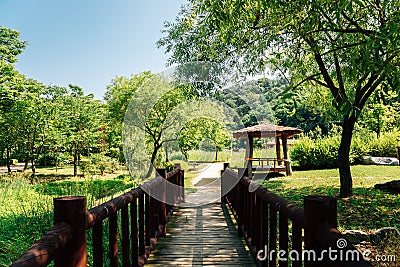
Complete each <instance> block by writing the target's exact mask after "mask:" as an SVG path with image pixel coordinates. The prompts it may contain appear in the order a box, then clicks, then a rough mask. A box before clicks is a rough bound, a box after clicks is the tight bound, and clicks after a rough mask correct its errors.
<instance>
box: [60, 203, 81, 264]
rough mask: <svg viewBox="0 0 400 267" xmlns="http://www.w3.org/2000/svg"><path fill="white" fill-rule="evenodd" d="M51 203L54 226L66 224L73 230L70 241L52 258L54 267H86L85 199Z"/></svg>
mask: <svg viewBox="0 0 400 267" xmlns="http://www.w3.org/2000/svg"><path fill="white" fill-rule="evenodd" d="M53 203H54V224H56V223H60V222H66V223H68V224H69V225H71V226H72V228H73V229H74V234H73V236H72V239H71V241H70V242H69V243H68V244H67V246H66V247H65V248H64V250H63V251H62V253H60V254H58V255H56V256H55V257H54V266H55V267H74V266H75V267H84V266H86V197H78V196H77V197H60V198H54V200H53Z"/></svg>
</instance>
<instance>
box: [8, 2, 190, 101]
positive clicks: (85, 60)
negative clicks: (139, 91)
mask: <svg viewBox="0 0 400 267" xmlns="http://www.w3.org/2000/svg"><path fill="white" fill-rule="evenodd" d="M184 3H185V1H184V0H147V1H146V0H117V1H109V0H83V1H82V0H80V1H78V0H68V1H66V0H63V1H54V0H37V1H32V0H0V12H1V16H0V25H1V26H4V27H8V28H12V29H16V30H18V31H20V32H21V39H22V40H25V41H28V46H27V48H26V49H25V51H24V52H23V53H22V54H21V55H20V56H19V60H18V62H17V64H16V69H17V70H18V71H20V72H21V73H23V74H25V75H26V76H27V77H30V78H33V79H36V80H38V81H40V82H42V83H44V84H52V85H62V86H66V85H68V84H69V83H72V84H76V85H79V86H81V87H82V88H83V89H84V90H85V92H86V93H93V94H94V95H95V97H96V98H97V99H102V98H103V95H104V92H105V88H106V86H107V84H109V83H110V81H111V79H112V78H113V77H114V76H116V75H118V76H121V75H123V76H130V75H131V74H132V73H139V72H142V71H145V70H151V71H153V72H160V71H162V70H163V69H164V68H165V64H166V60H167V58H168V56H167V55H165V53H164V50H163V49H157V48H156V45H155V42H156V41H157V40H158V39H159V38H160V37H161V36H162V34H161V30H162V28H163V24H164V21H166V20H168V21H171V20H173V19H174V18H175V16H176V15H177V14H178V12H179V10H180V6H181V5H182V4H184Z"/></svg>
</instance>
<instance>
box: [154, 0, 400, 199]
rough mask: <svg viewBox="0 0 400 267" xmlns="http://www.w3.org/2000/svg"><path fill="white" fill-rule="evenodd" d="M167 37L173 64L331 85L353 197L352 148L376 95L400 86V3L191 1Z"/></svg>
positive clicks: (342, 164)
mask: <svg viewBox="0 0 400 267" xmlns="http://www.w3.org/2000/svg"><path fill="white" fill-rule="evenodd" d="M189 2H190V4H189V5H187V6H186V7H183V10H182V11H181V13H180V15H179V17H178V18H177V20H176V22H175V23H167V24H166V30H165V32H166V34H167V35H166V37H164V38H162V39H161V40H160V41H159V43H158V44H159V45H160V46H165V48H166V51H167V52H170V53H172V56H171V58H170V64H173V63H182V62H187V61H193V60H200V61H212V62H218V63H220V64H223V65H228V66H231V67H232V68H235V69H236V70H238V71H241V72H245V73H246V74H257V73H260V72H263V71H265V68H266V67H269V68H270V69H271V70H273V71H276V73H280V75H281V76H283V77H285V78H286V79H287V80H288V83H289V84H290V87H289V88H290V90H291V92H289V90H288V94H289V95H290V94H291V93H293V92H294V91H296V90H299V89H301V88H304V87H307V86H308V87H309V86H312V87H315V88H318V90H325V89H326V90H329V92H330V93H331V96H332V105H333V106H334V107H335V108H336V109H337V110H338V112H340V114H341V120H342V126H343V127H342V128H343V131H342V137H341V143H340V147H339V151H338V159H339V162H338V165H339V173H340V183H341V187H340V196H341V197H348V196H350V195H352V177H351V171H350V161H349V153H350V145H351V140H352V136H353V129H354V125H355V123H356V121H357V119H358V118H359V116H360V114H361V111H362V110H363V108H364V106H365V105H366V103H367V101H368V99H369V97H370V96H371V95H372V94H373V93H374V91H375V90H376V89H377V88H378V87H379V86H380V85H381V84H382V83H384V82H386V83H388V84H390V85H391V87H392V88H393V89H396V90H398V87H399V84H400V83H399V77H400V76H399V51H400V47H399V44H400V34H399V20H400V13H399V11H398V10H399V7H400V3H399V2H398V1H396V0H387V1H386V0H385V1H383V0H379V1H368V0H357V1H342V0H336V1H323V0H316V1H306V0H300V1H261V0H259V1H250V0H233V1H212V0H205V1H199V0H190V1H189Z"/></svg>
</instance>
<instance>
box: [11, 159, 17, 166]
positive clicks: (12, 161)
mask: <svg viewBox="0 0 400 267" xmlns="http://www.w3.org/2000/svg"><path fill="white" fill-rule="evenodd" d="M17 163H18V160H17V159H10V164H11V165H15V164H17Z"/></svg>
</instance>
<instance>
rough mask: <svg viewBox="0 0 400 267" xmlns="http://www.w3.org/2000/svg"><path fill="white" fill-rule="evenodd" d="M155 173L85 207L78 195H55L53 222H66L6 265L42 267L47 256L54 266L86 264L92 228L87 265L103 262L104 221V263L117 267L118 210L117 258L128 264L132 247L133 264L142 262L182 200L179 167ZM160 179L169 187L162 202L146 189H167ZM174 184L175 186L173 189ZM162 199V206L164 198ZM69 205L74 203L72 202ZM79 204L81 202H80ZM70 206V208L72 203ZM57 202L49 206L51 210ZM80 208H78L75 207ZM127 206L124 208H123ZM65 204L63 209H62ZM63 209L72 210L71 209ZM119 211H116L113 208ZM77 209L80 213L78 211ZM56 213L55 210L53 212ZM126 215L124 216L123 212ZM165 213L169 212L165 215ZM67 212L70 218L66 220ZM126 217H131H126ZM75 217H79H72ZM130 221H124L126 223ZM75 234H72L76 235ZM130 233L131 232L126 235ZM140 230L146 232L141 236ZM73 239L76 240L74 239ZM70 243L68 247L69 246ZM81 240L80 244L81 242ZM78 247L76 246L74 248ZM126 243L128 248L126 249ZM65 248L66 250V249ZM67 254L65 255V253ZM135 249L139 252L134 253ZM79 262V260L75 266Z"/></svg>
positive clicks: (182, 186) (84, 199)
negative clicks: (106, 231) (106, 228)
mask: <svg viewBox="0 0 400 267" xmlns="http://www.w3.org/2000/svg"><path fill="white" fill-rule="evenodd" d="M158 171H159V172H160V175H158V176H157V177H156V178H154V179H152V180H151V181H149V182H147V183H145V184H144V185H142V186H141V187H138V188H135V189H132V190H130V191H129V192H126V193H124V194H122V195H120V196H118V197H116V198H114V199H112V200H110V201H107V202H105V203H103V204H101V205H99V206H96V207H94V208H91V209H90V210H87V211H85V209H86V208H85V205H86V198H84V197H65V198H57V202H56V199H55V204H56V203H59V204H57V205H58V207H60V210H55V212H54V213H55V216H54V217H55V220H56V217H57V218H58V219H60V218H61V219H62V218H66V220H67V221H69V220H71V222H72V224H69V223H65V222H63V221H61V222H58V221H57V222H56V221H55V223H56V224H55V226H54V227H53V228H52V229H50V230H49V231H48V232H47V233H46V234H45V235H44V236H42V238H41V239H40V240H39V241H38V242H36V243H35V244H34V245H33V246H32V247H31V248H30V249H28V250H27V251H26V252H24V253H23V254H22V255H21V257H19V258H18V259H17V260H16V261H14V262H13V263H12V265H11V266H13V267H25V266H26V267H28V266H29V267H42V266H47V265H48V264H49V263H50V262H51V261H52V260H53V259H57V258H59V259H60V260H59V261H58V262H57V261H55V266H56V267H58V266H62V267H64V266H69V267H76V266H86V231H85V230H87V229H90V228H93V231H92V238H93V242H92V243H93V254H94V255H93V265H94V266H103V230H102V227H103V223H102V222H103V221H104V220H106V219H108V220H109V242H108V243H109V251H110V252H109V259H110V266H117V265H118V261H119V260H118V255H119V254H120V253H118V243H119V238H118V237H119V234H118V223H119V220H118V216H119V215H118V214H119V213H121V220H120V223H121V224H122V227H123V229H122V234H121V236H122V240H121V245H122V262H123V265H124V266H126V265H129V264H130V262H131V256H130V253H131V251H132V264H133V266H143V265H144V264H145V262H146V260H147V258H148V257H149V254H150V252H151V251H152V249H153V248H154V246H155V244H156V243H157V239H158V237H160V236H165V225H166V223H167V221H168V218H169V216H170V215H171V214H172V212H173V209H174V207H175V204H177V203H179V202H181V201H183V200H184V190H183V188H184V171H183V170H182V169H180V167H179V166H177V168H175V169H174V170H172V171H171V172H169V173H165V170H163V169H161V170H158ZM166 181H169V182H171V183H173V184H174V185H175V186H174V188H173V190H170V192H167V191H165V192H164V193H163V194H161V195H162V196H163V197H164V198H163V201H164V203H163V201H160V200H157V199H154V198H152V197H151V196H149V195H148V193H146V192H147V190H155V191H156V192H160V190H161V191H162V190H167V189H166V187H164V186H165V185H166ZM179 187H180V188H179ZM69 200H79V203H78V202H77V204H71V205H70V204H69V203H68V201H69ZM167 200H168V201H170V202H168V205H166V203H165V201H167ZM73 203H75V202H73ZM82 204H84V205H83V206H82ZM74 205H76V206H74ZM56 207H57V206H56V205H55V208H56ZM82 207H84V208H83V210H82V211H81V209H82ZM128 207H129V208H130V210H129V208H128ZM63 208H64V209H65V208H67V210H62V209H63ZM68 208H71V209H72V210H73V211H74V212H73V213H71V212H70V210H68ZM119 211H120V212H119ZM82 212H83V213H82ZM56 213H57V214H58V215H57V216H56ZM78 213H79V214H80V215H79V216H81V215H82V216H81V217H82V218H83V221H82V223H78V224H77V223H76V222H77V220H76V217H74V216H76V215H75V214H78ZM129 214H130V215H129ZM168 215H169V216H168ZM68 216H73V217H71V218H69V217H68ZM129 216H130V217H131V219H129ZM78 221H79V220H78ZM129 222H130V224H128V223H129ZM81 231H83V236H82V238H81V234H78V236H77V235H76V233H81ZM130 232H131V234H130ZM145 232H146V234H145ZM74 240H76V241H74ZM71 242H73V244H74V245H73V246H72V249H71ZM82 242H83V243H82ZM77 246H81V247H77ZM130 246H132V249H131V248H130ZM67 248H68V249H67ZM69 251H71V253H73V254H72V255H73V256H71V255H69V254H68V253H70V252H69ZM137 252H139V253H137ZM78 263H79V264H78Z"/></svg>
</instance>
